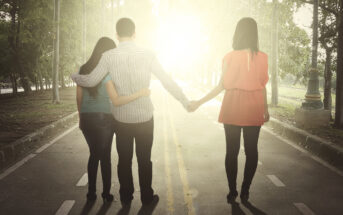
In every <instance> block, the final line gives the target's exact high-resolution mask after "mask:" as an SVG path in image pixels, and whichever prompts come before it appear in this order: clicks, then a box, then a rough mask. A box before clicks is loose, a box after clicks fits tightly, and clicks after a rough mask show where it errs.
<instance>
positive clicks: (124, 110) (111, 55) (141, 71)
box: [71, 41, 189, 123]
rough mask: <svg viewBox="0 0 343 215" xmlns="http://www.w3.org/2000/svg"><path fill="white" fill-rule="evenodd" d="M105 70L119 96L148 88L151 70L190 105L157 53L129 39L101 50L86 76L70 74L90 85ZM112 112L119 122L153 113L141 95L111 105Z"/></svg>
mask: <svg viewBox="0 0 343 215" xmlns="http://www.w3.org/2000/svg"><path fill="white" fill-rule="evenodd" d="M108 73H109V74H110V75H111V78H112V81H113V83H114V85H115V88H116V90H117V93H118V95H119V96H127V95H131V94H133V93H135V92H137V91H138V90H140V89H143V88H149V85H150V80H151V73H152V74H154V75H155V76H156V78H157V79H159V80H160V81H161V83H162V85H163V86H164V88H165V89H166V90H167V91H168V92H169V93H170V94H171V95H173V96H174V97H175V98H176V99H177V100H178V101H180V102H181V103H182V104H183V106H184V107H187V106H188V104H189V101H188V99H187V98H186V96H185V95H184V94H183V92H182V89H181V88H180V87H179V86H178V85H177V84H176V83H175V82H174V81H173V79H171V78H170V76H169V75H167V73H166V72H165V71H164V70H163V68H162V66H161V65H160V63H159V61H158V59H157V57H156V55H155V54H154V53H153V52H152V51H150V50H147V49H143V48H140V47H138V46H137V45H136V44H135V43H134V42H132V41H129V42H121V43H119V45H118V47H117V48H116V49H112V50H110V51H108V52H106V53H104V54H103V56H102V58H101V60H100V62H99V64H98V65H97V66H96V68H95V69H94V70H93V72H92V73H90V74H88V75H80V74H77V73H76V74H73V75H72V76H71V77H72V79H73V80H74V81H75V82H76V83H77V84H78V85H80V86H82V87H93V86H96V85H97V84H98V83H99V82H100V81H101V80H102V79H103V78H104V77H105V75H106V74H108ZM112 113H113V115H114V117H115V119H116V120H118V121H120V122H124V123H140V122H146V121H149V120H150V119H151V118H152V116H153V105H152V102H151V99H150V97H141V98H139V99H137V100H134V101H132V102H130V103H128V104H126V105H122V106H118V107H113V105H112Z"/></svg>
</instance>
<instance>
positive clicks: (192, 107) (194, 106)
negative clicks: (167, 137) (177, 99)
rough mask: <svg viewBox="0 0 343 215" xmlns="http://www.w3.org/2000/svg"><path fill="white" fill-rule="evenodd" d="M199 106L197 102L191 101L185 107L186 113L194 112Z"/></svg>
mask: <svg viewBox="0 0 343 215" xmlns="http://www.w3.org/2000/svg"><path fill="white" fill-rule="evenodd" d="M200 105H201V104H200V102H199V101H191V102H190V103H189V105H188V107H187V111H188V112H194V111H195V110H196V109H198V108H199V106H200Z"/></svg>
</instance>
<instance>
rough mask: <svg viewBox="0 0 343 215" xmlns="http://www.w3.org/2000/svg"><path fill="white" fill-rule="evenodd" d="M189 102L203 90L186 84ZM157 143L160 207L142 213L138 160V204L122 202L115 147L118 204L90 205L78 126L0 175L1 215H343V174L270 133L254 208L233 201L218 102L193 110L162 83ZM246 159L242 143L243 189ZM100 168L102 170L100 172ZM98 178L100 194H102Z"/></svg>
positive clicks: (157, 94)
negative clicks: (189, 87) (87, 202)
mask: <svg viewBox="0 0 343 215" xmlns="http://www.w3.org/2000/svg"><path fill="white" fill-rule="evenodd" d="M185 89H186V90H185V92H186V94H187V95H191V96H190V98H194V99H196V98H199V97H200V95H199V91H196V90H192V89H188V88H187V87H185ZM152 91H153V93H152V97H153V101H154V105H155V115H154V120H155V138H154V145H153V152H152V160H153V174H154V175H153V188H154V190H155V192H156V193H157V194H158V195H159V196H160V201H159V202H158V204H157V206H156V207H155V208H149V207H148V208H144V207H143V208H142V207H141V202H140V198H139V186H138V178H137V162H136V160H135V159H134V161H133V174H134V180H135V194H134V200H133V202H132V204H131V207H124V208H122V206H121V204H120V201H118V199H119V198H118V197H119V196H118V195H119V194H118V189H119V186H118V179H117V173H116V171H117V168H116V165H117V153H116V148H115V141H114V142H113V149H112V168H113V176H112V189H111V192H112V193H113V194H114V195H115V198H116V201H114V202H113V203H112V204H105V205H104V204H103V202H102V200H101V199H100V198H98V200H97V201H96V203H95V204H94V205H87V204H86V193H87V175H86V164H87V159H88V155H89V152H88V147H87V144H86V142H85V139H84V137H83V135H82V133H81V132H80V130H79V129H78V128H77V126H76V125H75V126H74V127H73V128H71V129H69V130H68V131H67V132H65V133H63V134H61V135H60V136H57V137H56V138H55V139H54V140H52V141H50V142H47V143H44V144H45V145H43V146H42V147H41V148H40V149H38V150H37V151H33V152H32V153H31V154H29V155H28V156H27V157H25V158H24V159H23V160H21V161H19V162H18V163H16V164H15V165H14V166H12V167H10V168H9V169H7V170H5V171H3V172H2V173H0V214H1V215H17V214H18V215H21V214H23V215H40V214H58V215H64V214H162V215H164V214H175V215H183V214H185V215H193V214H197V215H205V214H206V215H208V214H209V215H212V214H213V215H217V214H218V215H221V214H236V215H237V214H239V215H241V214H271V215H278V214H280V215H281V214H285V215H297V214H299V215H301V214H305V215H311V214H317V215H321V214H323V215H342V214H343V174H342V172H339V171H338V170H336V169H334V168H332V167H331V166H329V165H327V164H325V163H323V162H322V161H321V160H320V159H318V158H316V157H314V156H312V155H310V154H309V153H307V152H306V151H305V150H302V149H301V148H299V147H297V146H295V145H294V144H292V143H291V142H289V141H286V140H284V139H282V138H280V137H278V136H277V135H275V134H273V132H272V131H270V130H268V129H266V128H264V129H262V131H261V135H260V140H259V165H258V168H257V172H256V175H255V178H254V181H253V184H252V187H251V190H250V193H251V194H250V204H245V205H243V204H242V203H240V201H239V198H238V199H237V203H236V204H232V205H231V204H228V203H227V202H226V195H227V193H228V185H227V179H226V173H225V167H224V158H225V139H224V130H223V125H221V124H219V123H217V117H218V113H219V109H220V106H219V105H220V103H219V102H217V101H213V102H210V103H209V104H207V105H205V106H203V107H201V108H200V109H199V110H198V111H197V112H195V113H187V112H186V111H185V110H184V109H183V107H182V106H181V104H179V103H178V102H177V101H175V100H174V99H173V98H172V97H171V96H170V95H169V94H168V93H166V91H165V90H164V89H163V88H162V87H161V86H160V85H158V84H154V86H153V89H152ZM244 162H245V155H244V148H243V147H242V144H241V151H240V155H239V172H238V179H237V180H238V181H237V184H238V186H239V187H240V184H241V182H242V175H243V167H244ZM99 170H100V168H99ZM101 187H102V186H101V175H100V172H99V175H98V190H100V192H99V191H98V197H100V193H101Z"/></svg>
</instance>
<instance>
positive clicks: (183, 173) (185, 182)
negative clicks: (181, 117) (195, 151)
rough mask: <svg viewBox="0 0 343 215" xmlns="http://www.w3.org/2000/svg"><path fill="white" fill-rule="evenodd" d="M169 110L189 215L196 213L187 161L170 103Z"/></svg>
mask: <svg viewBox="0 0 343 215" xmlns="http://www.w3.org/2000/svg"><path fill="white" fill-rule="evenodd" d="M167 112H168V118H169V122H170V127H171V132H172V137H173V142H174V144H175V148H176V157H177V163H178V167H179V168H178V169H179V173H180V178H181V182H182V185H183V197H184V201H185V203H186V205H187V209H188V213H187V214H188V215H195V210H194V206H193V199H192V194H191V192H190V190H189V183H188V178H187V171H186V167H185V163H184V161H183V156H182V152H181V150H180V147H179V143H178V138H177V135H176V130H175V126H174V121H173V118H172V117H171V112H170V105H169V104H168V105H167Z"/></svg>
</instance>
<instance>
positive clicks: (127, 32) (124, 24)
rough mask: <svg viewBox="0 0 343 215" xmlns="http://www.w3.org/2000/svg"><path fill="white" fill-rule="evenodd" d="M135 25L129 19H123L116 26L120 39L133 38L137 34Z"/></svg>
mask: <svg viewBox="0 0 343 215" xmlns="http://www.w3.org/2000/svg"><path fill="white" fill-rule="evenodd" d="M135 28H136V27H135V23H134V22H133V21H132V20H131V19H129V18H121V19H119V20H118V22H117V25H116V30H117V34H118V36H119V37H132V36H133V34H134V33H135Z"/></svg>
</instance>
